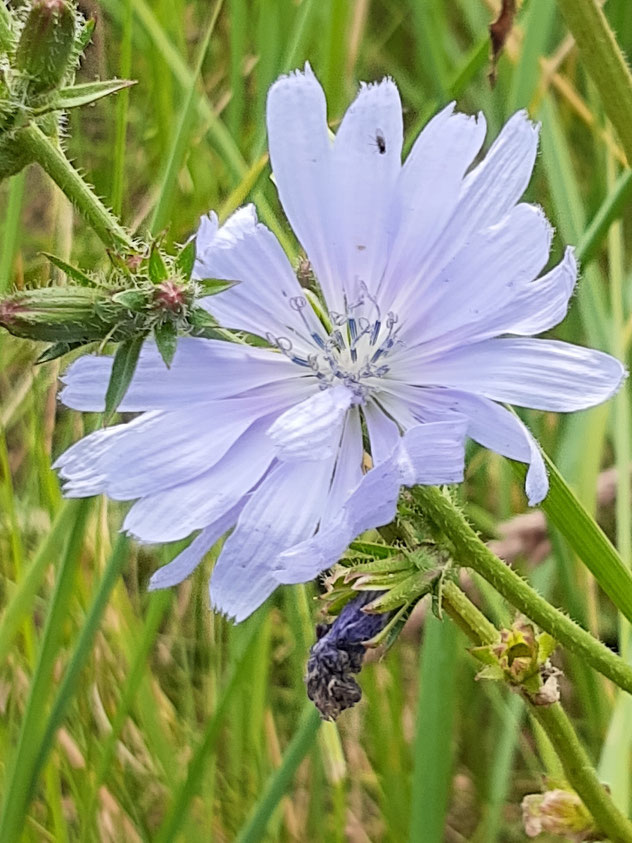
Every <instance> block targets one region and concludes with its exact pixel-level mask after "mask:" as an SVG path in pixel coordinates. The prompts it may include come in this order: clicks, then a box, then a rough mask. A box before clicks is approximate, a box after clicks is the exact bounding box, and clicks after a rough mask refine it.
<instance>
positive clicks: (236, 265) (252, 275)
mask: <svg viewBox="0 0 632 843" xmlns="http://www.w3.org/2000/svg"><path fill="white" fill-rule="evenodd" d="M208 219H209V218H208V217H203V218H202V224H201V226H200V232H199V234H198V236H197V238H196V239H197V259H196V262H195V267H194V270H193V275H194V277H195V278H223V279H226V280H229V281H239V282H240V283H239V284H237V285H236V286H234V287H232V288H231V289H230V290H226V291H225V292H223V293H222V294H221V295H218V296H210V297H208V298H206V299H203V300H202V304H203V306H204V307H206V308H207V309H208V310H209V311H210V312H211V313H213V314H214V315H215V317H216V318H217V319H218V320H219V322H220V323H221V324H222V325H225V326H226V327H228V328H236V329H239V330H243V331H250V332H251V333H253V334H258V335H260V336H263V337H265V336H267V334H272V335H273V336H275V337H287V338H289V339H290V340H291V341H292V343H293V344H294V346H295V347H296V348H298V349H300V350H302V353H305V350H306V349H309V351H312V350H313V349H312V348H311V338H310V333H311V332H312V331H317V330H320V331H321V333H322V327H321V326H320V325H319V323H318V320H317V318H316V316H315V314H314V312H313V310H312V308H311V305H310V304H309V303H308V302H307V300H306V299H305V298H304V296H303V290H302V289H301V287H300V285H299V283H298V281H297V279H296V275H295V274H294V271H293V269H292V267H291V265H290V262H289V260H288V259H287V256H286V254H285V252H284V251H283V249H282V248H281V246H280V245H279V242H278V240H277V239H276V237H275V236H274V234H273V233H272V232H271V231H270V230H269V229H267V228H266V227H265V225H262V224H261V223H260V222H258V220H257V213H256V211H255V208H254V205H246V206H245V207H243V208H239V210H237V211H235V213H234V214H233V215H232V216H230V217H229V218H228V219H227V220H226V222H225V223H224V225H222V226H221V228H219V229H217V230H216V231H215V233H214V232H213V220H212V219H211V220H209V221H208V222H206V220H208ZM215 222H216V218H215Z"/></svg>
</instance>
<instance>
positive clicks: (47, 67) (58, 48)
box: [15, 0, 75, 94]
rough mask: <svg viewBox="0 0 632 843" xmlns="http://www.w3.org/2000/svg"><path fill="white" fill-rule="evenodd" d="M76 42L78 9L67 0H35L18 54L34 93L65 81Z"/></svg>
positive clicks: (21, 36) (19, 65)
mask: <svg viewBox="0 0 632 843" xmlns="http://www.w3.org/2000/svg"><path fill="white" fill-rule="evenodd" d="M74 42H75V13H74V10H73V8H72V7H71V6H70V5H69V4H68V3H67V2H66V0H33V2H32V5H31V8H30V10H29V12H28V15H27V17H26V21H25V23H24V28H23V29H22V33H21V34H20V40H19V42H18V47H17V52H16V57H15V65H16V68H17V69H18V70H20V71H22V72H23V73H24V74H26V75H27V76H28V78H29V84H30V88H31V91H33V93H38V94H39V93H44V92H45V91H50V90H52V89H53V88H56V87H57V86H58V85H59V84H60V83H61V82H62V80H63V79H64V76H66V74H67V73H68V71H69V69H70V67H71V64H72V61H73V48H74Z"/></svg>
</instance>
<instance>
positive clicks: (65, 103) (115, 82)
mask: <svg viewBox="0 0 632 843" xmlns="http://www.w3.org/2000/svg"><path fill="white" fill-rule="evenodd" d="M135 84H136V82H135V81H133V80H130V79H107V80H104V81H102V82H86V83H84V84H82V85H73V86H72V87H70V88H61V89H60V90H59V92H58V94H57V96H56V97H55V100H54V101H53V104H52V108H53V109H56V110H57V109H59V110H62V109H64V110H65V109H67V108H79V107H80V106H82V105H89V104H90V103H91V102H96V101H97V100H100V99H102V98H103V97H107V96H109V94H116V93H117V91H122V90H123V89H124V88H130V87H131V86H132V85H135Z"/></svg>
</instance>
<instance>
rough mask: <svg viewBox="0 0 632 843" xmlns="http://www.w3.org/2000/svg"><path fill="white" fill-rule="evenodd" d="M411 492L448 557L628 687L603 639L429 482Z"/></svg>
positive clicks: (630, 681) (631, 677)
mask: <svg viewBox="0 0 632 843" xmlns="http://www.w3.org/2000/svg"><path fill="white" fill-rule="evenodd" d="M413 497H414V499H415V501H416V503H417V504H418V506H419V507H420V510H421V511H422V512H423V514H424V516H425V517H426V518H428V519H429V520H430V521H432V522H433V523H434V525H435V526H436V527H437V528H438V529H439V531H440V532H441V534H442V536H443V540H444V541H445V542H446V544H447V546H448V547H449V548H451V550H452V552H453V553H454V558H455V559H456V560H457V561H458V562H459V564H460V565H463V566H464V567H466V568H471V569H472V570H473V571H476V572H477V573H478V574H480V575H481V576H482V577H483V578H484V579H486V580H487V582H489V583H490V584H491V585H493V586H494V588H495V589H496V591H498V592H499V593H500V594H501V595H502V596H503V597H504V598H505V599H506V600H507V601H509V603H511V605H512V606H514V607H515V608H516V609H518V610H519V611H520V612H522V613H523V614H524V615H526V616H527V617H528V618H530V620H532V621H535V623H537V624H538V626H539V627H540V628H541V629H543V630H545V631H546V632H548V633H549V634H550V635H552V636H553V638H555V639H556V640H557V641H559V642H560V644H563V645H564V646H565V647H567V648H568V649H569V650H571V651H572V652H574V653H577V654H578V655H580V656H582V657H583V658H584V659H586V661H587V662H588V663H589V664H591V665H592V666H593V667H594V668H595V670H598V671H599V672H600V673H602V674H603V675H604V676H606V677H607V678H608V679H610V680H611V681H612V682H614V683H615V684H616V685H618V686H619V687H620V688H622V689H623V690H624V691H627V692H628V693H632V668H631V667H630V666H629V665H627V664H626V663H625V662H624V661H623V660H622V659H621V658H619V656H617V655H615V654H614V653H613V652H612V651H611V650H609V649H608V648H607V647H606V646H605V645H604V644H602V643H601V642H600V641H598V640H597V639H596V638H594V637H593V636H592V635H591V634H590V633H589V632H586V630H584V629H582V628H581V627H580V626H579V625H578V624H576V623H575V622H574V621H573V620H571V619H570V618H569V617H567V616H566V615H564V614H563V613H562V612H561V611H560V610H559V609H556V608H555V607H554V606H552V605H551V604H550V603H548V602H547V601H546V600H545V599H544V598H543V597H541V596H540V595H539V594H538V593H537V591H535V589H533V588H532V587H531V586H530V585H529V584H528V583H527V582H526V581H525V580H524V579H522V577H521V576H519V575H518V574H517V573H516V572H515V571H514V570H513V569H512V568H510V567H509V566H507V565H505V563H504V562H503V561H502V560H501V559H499V558H498V557H497V556H496V555H495V554H493V553H492V552H491V550H490V549H489V548H488V547H487V546H486V545H485V544H484V542H482V541H481V539H480V538H479V537H478V536H477V534H476V533H475V531H474V530H473V529H472V527H470V525H469V524H468V522H467V521H466V519H465V517H464V516H463V514H462V513H461V512H460V511H459V510H458V509H457V507H456V506H455V505H454V503H453V502H452V501H451V500H450V498H449V497H448V496H447V495H445V494H443V492H441V490H440V489H438V488H437V487H435V486H416V487H415V488H414V490H413Z"/></svg>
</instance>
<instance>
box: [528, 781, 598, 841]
mask: <svg viewBox="0 0 632 843" xmlns="http://www.w3.org/2000/svg"><path fill="white" fill-rule="evenodd" d="M522 820H523V823H524V830H525V833H526V835H527V837H537V836H538V835H539V834H542V833H546V834H555V835H558V836H559V837H564V838H566V840H574V841H576V843H582V841H585V840H596V839H601V838H600V836H598V835H597V836H596V835H595V831H596V828H595V824H594V822H593V819H592V817H591V815H590V814H589V813H588V811H587V809H586V807H585V806H584V803H583V802H582V801H581V799H580V798H579V796H578V795H577V794H576V793H575V792H574V791H572V790H562V789H559V788H557V789H555V790H548V791H546V793H531V794H529V795H528V796H525V797H524V799H523V800H522Z"/></svg>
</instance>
